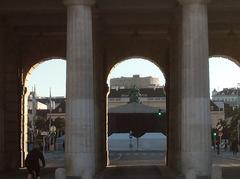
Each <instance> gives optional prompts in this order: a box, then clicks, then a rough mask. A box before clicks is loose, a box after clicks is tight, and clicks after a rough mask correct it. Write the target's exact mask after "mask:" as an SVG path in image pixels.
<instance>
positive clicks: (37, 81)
mask: <svg viewBox="0 0 240 179" xmlns="http://www.w3.org/2000/svg"><path fill="white" fill-rule="evenodd" d="M65 83H66V61H65V60H64V59H60V58H47V59H43V60H41V61H40V62H39V63H37V64H35V65H33V66H32V67H31V68H30V69H28V70H26V71H25V72H23V87H24V94H23V96H22V100H21V106H22V107H21V109H22V110H21V121H22V122H21V139H20V148H21V167H24V160H25V158H26V155H27V153H28V152H29V151H30V150H31V149H32V148H33V147H34V146H35V145H36V144H37V145H36V146H39V147H40V149H41V150H42V151H43V153H44V154H45V157H46V161H47V166H56V167H57V166H58V165H59V164H60V163H63V162H55V161H54V160H52V159H51V158H53V157H54V156H55V155H59V157H57V158H58V160H62V161H63V160H64V159H63V154H64V152H63V141H64V140H63V139H64V133H65V127H64V126H65V96H66V95H65V93H66V92H65V91H66V89H65V86H66V85H65ZM57 142H58V143H57ZM54 151H60V152H58V154H57V153H56V152H54ZM55 157H56V156H55ZM48 160H50V161H49V162H48Z"/></svg>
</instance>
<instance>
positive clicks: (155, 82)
mask: <svg viewBox="0 0 240 179" xmlns="http://www.w3.org/2000/svg"><path fill="white" fill-rule="evenodd" d="M133 86H136V87H137V88H158V87H160V81H159V79H158V78H153V77H151V76H148V77H140V75H133V77H120V78H112V79H110V88H111V89H125V88H127V89H129V88H132V87H133Z"/></svg>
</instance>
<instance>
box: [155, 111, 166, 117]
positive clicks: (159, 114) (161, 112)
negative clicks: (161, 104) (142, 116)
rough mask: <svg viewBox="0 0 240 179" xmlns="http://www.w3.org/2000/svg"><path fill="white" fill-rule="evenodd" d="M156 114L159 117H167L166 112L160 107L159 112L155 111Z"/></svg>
mask: <svg viewBox="0 0 240 179" xmlns="http://www.w3.org/2000/svg"><path fill="white" fill-rule="evenodd" d="M155 116H156V118H157V119H163V118H164V117H165V112H164V111H162V110H161V109H159V110H158V112H157V113H155Z"/></svg>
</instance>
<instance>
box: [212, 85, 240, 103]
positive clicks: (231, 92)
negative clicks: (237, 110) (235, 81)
mask: <svg viewBox="0 0 240 179" xmlns="http://www.w3.org/2000/svg"><path fill="white" fill-rule="evenodd" d="M212 100H213V101H216V102H218V101H220V102H224V103H227V104H229V105H230V106H232V107H239V106H240V88H224V89H223V90H222V91H217V90H216V89H214V90H213V92H212Z"/></svg>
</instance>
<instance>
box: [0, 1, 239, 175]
mask: <svg viewBox="0 0 240 179" xmlns="http://www.w3.org/2000/svg"><path fill="white" fill-rule="evenodd" d="M239 22H240V2H239V1H229V0H212V1H210V0H148V1H146V0H125V1H122V0H114V1H113V0H96V1H93V0H64V1H62V0H51V1H49V0H41V1H34V0H21V1H19V0H11V1H9V0H1V1H0V69H1V70H0V86H1V88H0V169H1V170H5V169H9V168H12V169H13V168H18V167H20V166H23V160H24V156H26V132H27V128H26V122H27V120H26V118H27V115H26V114H27V112H26V101H27V100H26V97H25V94H26V90H27V89H26V80H27V77H28V73H29V71H31V68H32V67H33V66H34V65H36V64H38V63H39V62H42V61H44V60H47V59H51V58H53V57H57V58H62V59H66V60H67V102H66V118H67V119H68V120H67V123H66V144H65V147H66V153H65V159H66V160H65V162H66V164H65V165H66V175H67V177H68V178H69V177H75V178H76V177H81V178H82V179H90V178H93V176H95V174H96V173H98V172H100V171H102V170H103V169H105V167H106V166H107V149H106V135H105V134H106V123H107V122H106V114H107V110H106V95H107V93H108V88H107V86H106V80H107V76H108V74H109V72H110V70H111V69H112V67H113V66H114V65H115V64H117V63H118V62H120V61H122V60H125V59H128V58H131V57H143V58H146V59H149V60H151V61H152V62H154V63H155V64H156V65H158V66H159V67H160V68H161V69H162V71H163V72H164V74H165V77H166V81H167V82H166V93H167V113H168V121H169V124H168V126H169V129H168V131H169V133H168V157H167V163H168V164H167V165H168V167H169V168H170V169H172V170H175V171H178V172H179V173H182V174H187V173H188V172H189V171H190V170H191V171H194V173H196V174H197V175H198V176H210V175H211V150H210V149H211V135H210V126H211V125H210V124H211V122H210V119H209V68H208V58H209V57H210V56H227V57H229V58H230V59H232V60H234V61H235V62H236V63H238V64H239V59H240V58H239V57H240V50H239V46H240V40H239V38H238V37H239V32H240V31H239V30H240V24H239ZM16 145H17V146H16Z"/></svg>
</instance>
